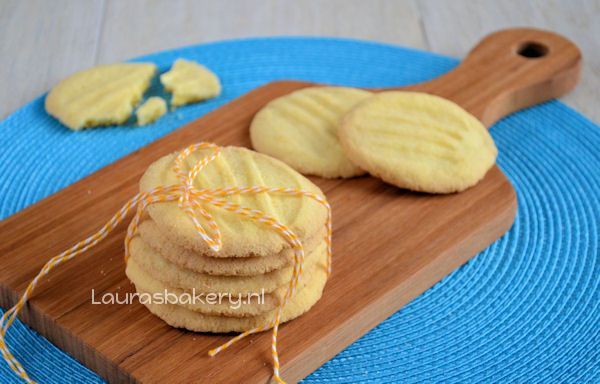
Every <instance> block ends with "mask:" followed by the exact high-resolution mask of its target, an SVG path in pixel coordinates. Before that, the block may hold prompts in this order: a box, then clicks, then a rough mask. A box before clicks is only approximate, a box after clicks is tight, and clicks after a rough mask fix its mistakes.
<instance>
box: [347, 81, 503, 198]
mask: <svg viewBox="0 0 600 384" xmlns="http://www.w3.org/2000/svg"><path fill="white" fill-rule="evenodd" d="M339 136H340V140H341V143H342V146H343V147H344V150H345V151H346V153H347V154H348V156H349V157H350V158H351V159H352V160H353V161H354V162H356V163H357V164H358V165H359V166H361V167H362V168H364V169H366V170H367V171H369V173H371V174H372V175H374V176H377V177H380V178H381V179H383V180H384V181H386V182H388V183H391V184H394V185H396V186H398V187H401V188H407V189H411V190H415V191H422V192H430V193H451V192H458V191H462V190H464V189H466V188H469V187H471V186H473V185H475V184H476V183H477V182H479V181H480V180H481V179H482V178H483V177H484V176H485V174H486V172H487V171H488V170H489V169H490V168H491V167H492V166H493V165H494V163H495V161H496V155H497V153H498V151H497V149H496V146H495V144H494V141H493V139H492V137H491V136H490V134H489V133H488V131H487V129H486V128H485V127H484V126H483V124H481V122H480V121H479V120H477V119H476V118H475V117H474V116H472V115H471V114H470V113H468V112H467V111H465V110H464V109H463V108H461V107H460V106H458V105H457V104H455V103H453V102H451V101H449V100H446V99H443V98H440V97H437V96H432V95H429V94H425V93H418V92H401V91H390V92H382V93H379V94H377V95H375V96H373V97H372V98H370V99H367V100H365V101H364V102H362V103H360V104H358V105H357V106H356V107H355V108H354V109H352V110H351V111H350V112H349V113H348V114H347V115H346V116H344V118H343V119H342V123H341V126H340V130H339Z"/></svg>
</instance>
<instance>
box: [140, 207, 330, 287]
mask: <svg viewBox="0 0 600 384" xmlns="http://www.w3.org/2000/svg"><path fill="white" fill-rule="evenodd" d="M325 232H326V231H325V228H323V230H322V231H321V232H319V233H317V234H316V235H315V236H313V237H311V238H310V239H308V240H307V242H306V243H305V244H303V246H304V251H305V252H306V253H307V254H308V253H310V252H311V251H312V250H313V249H315V248H316V247H317V246H318V245H319V244H320V243H322V242H323V239H324V238H325ZM138 233H139V234H140V237H141V238H142V240H143V241H144V243H146V244H147V245H148V246H149V247H151V248H153V249H154V250H155V251H156V252H158V253H160V255H161V256H163V257H164V258H165V259H167V260H168V261H170V262H172V263H173V264H175V265H177V266H178V267H180V268H183V269H189V270H191V271H194V272H199V273H206V274H209V275H216V276H254V275H258V274H262V273H267V272H271V271H274V270H277V269H280V268H283V267H287V266H290V265H292V263H293V259H294V252H293V250H292V249H290V248H288V249H284V250H283V251H281V252H280V253H278V254H274V255H266V256H258V257H228V258H224V257H209V256H205V255H202V254H199V253H197V252H194V251H191V250H189V249H186V248H184V247H182V246H179V245H177V244H174V243H172V242H170V241H169V240H168V239H167V237H166V236H164V234H163V233H162V232H161V231H160V230H159V228H158V226H157V225H156V223H154V222H153V221H152V220H150V219H148V220H144V221H143V222H141V223H140V225H139V228H138Z"/></svg>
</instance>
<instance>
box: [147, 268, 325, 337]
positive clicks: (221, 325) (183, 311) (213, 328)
mask: <svg viewBox="0 0 600 384" xmlns="http://www.w3.org/2000/svg"><path fill="white" fill-rule="evenodd" d="M326 282H327V271H326V268H325V264H324V263H323V264H320V265H318V266H317V268H315V270H314V272H313V273H312V276H311V279H310V282H309V283H308V285H306V286H305V287H304V288H303V289H301V290H299V291H298V292H297V293H296V295H295V296H294V297H293V298H292V299H291V300H290V301H289V302H288V303H287V305H286V306H285V307H284V309H283V313H282V316H281V323H285V322H287V321H290V320H293V319H295V318H296V317H298V316H300V315H302V314H303V313H305V312H307V311H308V310H309V309H310V308H311V307H312V306H313V305H314V304H315V303H316V302H317V301H319V299H320V298H321V295H322V293H323V289H324V287H325V283H326ZM155 289H156V288H155V287H154V288H150V289H144V288H142V287H141V286H140V287H138V286H136V290H137V292H139V293H148V294H152V293H153V292H155ZM159 291H160V290H159ZM142 304H144V305H145V306H146V307H147V308H148V309H149V310H150V312H152V313H153V314H154V315H156V316H158V317H159V318H161V319H162V320H163V321H165V322H166V323H167V324H169V325H171V326H173V327H177V328H185V329H187V330H190V331H195V332H213V333H225V332H243V331H246V330H249V329H252V328H255V327H258V326H261V325H263V324H267V323H269V322H270V321H272V320H273V317H274V311H269V312H266V313H264V314H262V315H259V316H254V317H243V318H236V317H226V316H211V315H204V314H201V313H198V312H195V311H192V310H190V309H188V308H185V307H183V306H180V305H173V304H156V303H149V302H142ZM265 330H266V329H265Z"/></svg>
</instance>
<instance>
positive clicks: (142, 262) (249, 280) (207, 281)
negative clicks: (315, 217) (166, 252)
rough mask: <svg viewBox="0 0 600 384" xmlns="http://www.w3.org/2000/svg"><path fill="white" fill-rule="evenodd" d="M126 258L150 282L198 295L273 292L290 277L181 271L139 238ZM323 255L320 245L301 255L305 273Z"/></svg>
mask: <svg viewBox="0 0 600 384" xmlns="http://www.w3.org/2000/svg"><path fill="white" fill-rule="evenodd" d="M129 249H130V258H131V259H133V261H135V262H136V263H137V264H138V265H139V266H140V267H142V268H143V269H144V270H145V271H146V272H147V273H148V274H149V275H150V276H152V277H153V278H154V279H156V280H159V281H162V282H163V283H165V284H168V285H169V286H171V287H174V288H181V289H184V290H192V289H195V290H196V291H198V292H215V293H219V292H231V293H232V294H239V293H241V294H245V293H247V292H261V291H262V290H264V291H265V292H267V293H270V292H275V291H276V290H277V289H278V288H280V287H282V286H285V285H287V284H288V283H289V281H290V280H291V278H292V267H285V268H282V269H277V270H275V271H272V272H269V273H264V274H260V275H255V276H213V275H208V274H204V273H198V272H194V271H190V270H189V269H183V268H180V267H178V266H177V265H175V264H173V263H171V262H170V261H168V260H166V259H165V258H163V257H162V256H161V255H160V254H159V253H158V252H156V251H155V250H154V249H152V248H150V247H149V246H148V245H146V243H144V242H143V241H142V239H141V238H140V237H139V236H136V237H134V238H133V239H132V240H131V244H130V248H129ZM325 252H326V246H325V243H324V242H323V243H322V244H321V245H319V247H317V248H316V249H315V250H314V251H313V252H310V253H308V254H306V255H305V261H304V266H305V268H306V269H307V270H308V269H310V268H311V266H314V265H315V264H316V263H317V262H318V261H319V257H321V255H322V254H323V253H325Z"/></svg>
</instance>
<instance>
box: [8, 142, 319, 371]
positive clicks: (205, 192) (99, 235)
mask: <svg viewBox="0 0 600 384" xmlns="http://www.w3.org/2000/svg"><path fill="white" fill-rule="evenodd" d="M198 150H210V155H209V156H207V157H204V158H202V160H200V161H198V162H197V163H195V164H194V166H193V167H192V169H191V170H189V171H188V172H187V173H186V172H185V171H184V161H185V160H186V158H187V157H188V156H190V155H191V154H192V153H193V152H195V151H198ZM220 153H221V148H220V147H219V146H217V145H216V144H212V143H204V142H202V143H197V144H194V145H191V146H189V147H188V148H186V149H184V150H183V151H181V152H180V153H179V154H178V156H177V157H176V158H175V166H174V170H175V174H176V175H177V177H178V178H179V182H180V184H177V185H171V186H160V187H157V188H154V189H152V190H151V191H149V192H140V193H138V194H137V195H135V196H134V197H133V198H132V199H130V200H129V201H128V202H127V203H126V204H125V205H124V206H123V207H122V208H121V209H120V210H119V211H118V212H117V213H116V214H115V215H114V216H113V217H112V218H111V219H110V220H109V221H108V222H107V223H106V224H105V225H104V226H103V227H102V228H101V229H100V230H99V231H98V232H96V233H95V234H93V235H92V236H90V237H88V238H87V239H85V240H83V241H80V242H79V243H77V244H75V245H74V246H72V247H71V248H69V249H67V250H66V251H64V252H63V253H61V254H59V255H58V256H55V257H53V258H52V259H50V260H49V261H48V262H47V263H46V264H45V265H44V267H43V268H42V269H41V271H40V272H39V273H38V274H37V276H35V278H34V279H33V280H32V281H31V282H30V283H29V285H28V286H27V289H25V293H24V294H23V296H22V297H21V298H20V299H19V301H18V302H17V303H16V304H15V306H14V307H12V308H10V309H9V310H8V311H6V312H5V313H4V315H3V316H2V318H1V319H0V350H1V351H2V356H3V357H4V360H6V362H7V363H8V365H9V367H10V368H11V369H12V370H13V371H14V372H15V373H16V374H17V375H19V376H20V377H21V378H22V379H23V380H24V381H25V382H26V383H35V382H34V381H33V380H31V379H30V378H29V375H28V374H27V372H26V371H25V369H24V368H23V366H22V365H21V363H19V361H18V360H17V359H16V358H15V357H14V356H13V354H12V353H11V352H10V350H9V348H8V346H7V344H6V332H7V331H8V329H9V328H10V326H11V325H12V324H13V322H14V321H15V319H16V318H17V316H18V314H19V312H20V311H21V310H22V309H23V307H24V306H25V303H26V302H27V300H28V299H29V298H30V296H31V295H32V293H33V291H34V289H35V287H36V286H37V284H38V283H39V281H40V279H41V278H42V277H44V276H46V275H47V274H48V273H49V272H50V271H51V270H52V269H54V268H56V267H58V266H59V265H60V264H62V263H64V262H65V261H68V260H71V259H73V258H75V257H77V256H79V255H81V254H82V253H84V252H85V251H87V250H88V249H90V248H92V247H93V246H95V245H96V244H98V243H99V242H100V241H102V240H103V239H104V238H106V236H108V234H109V233H110V232H111V231H112V230H113V229H115V227H116V226H117V225H118V224H119V223H120V222H122V221H123V219H124V218H125V217H126V216H127V214H128V213H129V212H131V211H132V210H133V209H134V208H136V207H137V209H136V212H135V215H134V216H133V219H132V220H131V223H130V224H129V227H128V228H127V235H126V237H125V260H127V258H128V257H129V245H130V242H131V239H132V238H133V236H134V235H135V234H136V233H137V228H138V225H139V222H140V220H141V218H142V215H143V213H144V211H145V209H146V208H147V207H148V205H150V204H154V203H160V202H167V201H177V202H178V205H179V207H180V209H181V210H183V212H185V213H186V215H187V216H188V217H189V218H190V220H191V221H192V223H193V224H194V227H195V229H196V231H197V233H198V235H199V236H200V237H201V238H202V239H203V240H204V241H205V242H206V243H207V244H208V246H209V247H210V248H211V249H212V250H213V251H215V252H218V251H219V250H220V249H221V246H222V241H221V232H220V231H219V227H218V226H217V223H216V222H215V220H214V218H213V217H212V215H211V214H210V213H209V212H208V211H207V210H206V209H204V207H206V206H213V207H218V208H221V209H224V210H226V211H229V212H233V213H236V214H238V215H239V216H241V217H242V218H245V219H248V220H250V221H253V222H256V223H261V224H264V225H267V226H269V227H271V228H272V229H273V230H275V231H277V232H278V233H279V234H280V235H281V236H282V237H283V238H284V239H285V240H286V241H287V242H289V244H290V245H291V247H292V249H293V251H294V265H293V272H292V278H291V280H290V283H289V285H288V289H287V291H286V293H285V295H284V298H283V300H282V301H281V303H280V305H279V307H278V308H277V309H276V310H275V314H274V316H273V319H272V320H271V321H269V322H267V323H265V324H262V325H261V326H259V327H256V328H254V329H250V330H248V331H245V332H243V333H241V334H240V335H238V336H236V337H234V338H232V339H231V340H229V341H228V342H226V343H225V344H223V345H221V346H220V347H218V348H215V349H213V350H211V351H209V352H208V353H209V355H210V356H214V355H216V354H217V353H219V352H221V351H223V350H224V349H227V348H228V347H230V346H231V345H232V344H234V343H235V342H237V341H239V340H241V339H243V338H244V337H246V336H248V335H251V334H254V333H258V332H262V331H265V330H267V329H269V328H272V329H273V336H272V339H271V352H272V355H273V378H274V379H275V380H276V381H277V382H279V383H285V382H284V381H283V379H282V378H281V376H280V374H279V368H280V367H279V357H278V353H277V332H278V330H279V323H280V321H281V316H282V313H283V309H284V307H285V305H286V304H287V302H288V301H289V300H290V298H291V297H292V296H293V295H294V294H295V292H296V289H297V287H298V284H299V282H300V278H301V276H302V272H303V265H304V248H303V246H302V242H301V241H300V239H299V238H298V236H297V235H296V234H295V233H294V232H293V231H292V230H291V229H290V228H288V227H287V226H286V225H285V224H283V223H281V222H279V221H278V220H277V219H275V218H274V217H272V216H270V215H268V214H266V213H264V212H262V211H260V210H256V209H251V208H246V207H243V206H241V205H239V204H235V203H232V202H230V201H229V200H227V199H225V197H228V196H233V195H241V194H259V193H269V194H282V195H288V196H296V197H307V198H309V199H311V200H314V201H316V202H317V203H319V204H321V205H323V206H324V207H325V208H326V209H327V221H326V226H327V231H326V232H327V233H326V237H325V241H326V245H327V272H328V273H331V208H330V206H329V203H328V202H327V200H326V199H325V197H323V196H320V195H318V194H315V193H313V192H309V191H304V190H300V189H295V188H280V187H265V186H257V185H255V186H248V187H226V188H201V189H198V188H196V187H195V186H194V179H195V178H196V175H197V174H198V173H200V172H201V171H202V169H203V168H204V167H205V166H206V165H207V164H208V163H210V162H211V161H213V160H214V159H216V158H217V157H218V156H219V155H220ZM198 215H200V216H201V217H202V218H203V219H204V220H205V221H206V223H207V225H208V231H207V230H206V229H205V228H204V227H203V226H202V224H201V223H200V221H199V220H198Z"/></svg>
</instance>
